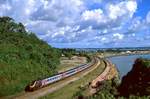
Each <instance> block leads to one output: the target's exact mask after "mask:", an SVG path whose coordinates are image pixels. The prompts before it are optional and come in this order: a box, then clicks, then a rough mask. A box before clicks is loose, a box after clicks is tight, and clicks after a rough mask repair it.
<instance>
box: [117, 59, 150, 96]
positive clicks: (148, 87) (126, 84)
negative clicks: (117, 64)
mask: <svg viewBox="0 0 150 99" xmlns="http://www.w3.org/2000/svg"><path fill="white" fill-rule="evenodd" d="M149 67H150V60H148V59H142V58H139V59H137V60H136V61H135V64H134V65H133V68H132V70H131V71H130V72H129V73H128V74H127V75H126V76H124V77H123V80H122V83H121V85H120V87H119V92H120V95H123V96H125V97H128V96H129V95H131V94H132V95H136V96H145V95H146V96H147V95H150V76H149V74H150V68H149Z"/></svg>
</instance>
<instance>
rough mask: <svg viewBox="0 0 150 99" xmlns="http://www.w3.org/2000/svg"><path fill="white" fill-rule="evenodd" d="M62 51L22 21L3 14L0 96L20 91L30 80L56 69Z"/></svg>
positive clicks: (0, 47) (0, 39)
mask: <svg viewBox="0 0 150 99" xmlns="http://www.w3.org/2000/svg"><path fill="white" fill-rule="evenodd" d="M60 55H61V54H60V51H59V50H58V49H55V48H52V47H51V46H49V45H48V44H47V43H46V42H44V41H42V40H39V39H38V38H37V37H36V35H35V34H34V33H31V32H27V31H26V29H25V27H24V25H23V24H22V23H16V22H15V21H14V20H13V19H12V18H9V17H0V96H5V95H10V94H14V93H17V92H20V91H22V90H24V88H25V86H26V85H27V84H28V83H29V82H30V81H33V80H36V79H41V78H45V77H47V76H50V75H53V74H54V73H56V68H57V65H58V64H59V57H60Z"/></svg>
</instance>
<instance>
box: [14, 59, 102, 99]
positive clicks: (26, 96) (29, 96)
mask: <svg viewBox="0 0 150 99" xmlns="http://www.w3.org/2000/svg"><path fill="white" fill-rule="evenodd" d="M99 65H100V61H98V62H97V63H95V64H94V65H93V66H92V67H90V68H88V69H86V70H84V71H82V72H80V73H78V74H76V75H74V76H71V77H68V78H66V79H64V80H61V81H59V82H56V83H54V84H51V85H49V86H47V87H44V88H42V89H40V90H37V91H34V92H23V93H22V94H20V95H18V96H16V97H14V99H37V98H39V97H42V96H44V95H46V94H49V93H52V92H54V91H56V90H58V89H60V88H62V87H64V86H65V85H67V84H69V83H71V82H74V81H76V80H79V79H80V78H82V77H83V76H85V75H87V74H88V73H90V72H92V71H93V70H94V69H96V68H97V67H98V66H99Z"/></svg>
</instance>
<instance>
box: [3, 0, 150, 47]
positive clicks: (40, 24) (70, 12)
mask: <svg viewBox="0 0 150 99" xmlns="http://www.w3.org/2000/svg"><path fill="white" fill-rule="evenodd" d="M149 5H150V0H0V16H1V17H2V16H9V17H12V18H13V19H14V20H15V21H16V22H22V23H23V24H24V25H25V27H26V29H27V30H28V31H31V32H34V33H35V34H36V35H37V36H38V38H40V39H42V40H44V41H46V42H47V43H48V44H50V45H52V46H53V47H57V48H114V47H150V6H149Z"/></svg>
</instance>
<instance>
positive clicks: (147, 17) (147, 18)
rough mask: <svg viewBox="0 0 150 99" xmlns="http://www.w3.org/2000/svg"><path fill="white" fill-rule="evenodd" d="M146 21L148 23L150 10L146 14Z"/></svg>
mask: <svg viewBox="0 0 150 99" xmlns="http://www.w3.org/2000/svg"><path fill="white" fill-rule="evenodd" d="M146 21H147V22H148V23H150V11H149V12H148V14H147V16H146Z"/></svg>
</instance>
